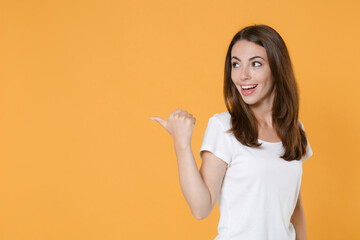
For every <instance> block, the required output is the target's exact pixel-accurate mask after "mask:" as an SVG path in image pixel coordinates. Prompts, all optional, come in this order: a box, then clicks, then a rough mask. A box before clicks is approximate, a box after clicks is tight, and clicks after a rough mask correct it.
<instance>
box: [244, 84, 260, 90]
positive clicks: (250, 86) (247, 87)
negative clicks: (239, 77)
mask: <svg viewBox="0 0 360 240" xmlns="http://www.w3.org/2000/svg"><path fill="white" fill-rule="evenodd" d="M256 86H257V85H256V84H255V85H249V86H241V87H242V89H244V90H246V89H250V88H254V87H256Z"/></svg>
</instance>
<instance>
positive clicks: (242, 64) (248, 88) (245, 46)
mask: <svg viewBox="0 0 360 240" xmlns="http://www.w3.org/2000/svg"><path fill="white" fill-rule="evenodd" d="M231 79H232V81H233V82H234V84H235V86H236V88H237V89H238V91H239V93H240V95H241V97H242V98H243V100H244V101H245V103H246V104H248V105H253V106H259V105H262V104H270V105H271V106H272V101H273V93H274V92H273V91H271V90H272V89H273V82H274V81H273V77H272V74H271V70H270V65H269V62H268V58H267V54H266V50H265V48H264V47H262V46H260V45H258V44H256V43H253V42H250V41H247V40H240V41H237V42H236V43H235V44H234V46H233V48H232V50H231Z"/></svg>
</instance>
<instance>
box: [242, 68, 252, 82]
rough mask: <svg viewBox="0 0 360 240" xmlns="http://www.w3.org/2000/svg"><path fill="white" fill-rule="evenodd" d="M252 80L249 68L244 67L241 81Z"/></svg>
mask: <svg viewBox="0 0 360 240" xmlns="http://www.w3.org/2000/svg"><path fill="white" fill-rule="evenodd" d="M250 78H251V76H250V72H249V68H248V67H247V66H244V67H243V68H242V69H241V72H240V80H249V79H250Z"/></svg>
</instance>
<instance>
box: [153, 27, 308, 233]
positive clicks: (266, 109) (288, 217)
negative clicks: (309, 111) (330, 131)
mask: <svg viewBox="0 0 360 240" xmlns="http://www.w3.org/2000/svg"><path fill="white" fill-rule="evenodd" d="M224 98H225V104H226V107H227V110H228V111H227V112H223V113H217V114H215V115H214V116H212V117H211V118H210V119H209V122H208V126H207V128H206V131H205V134H204V139H203V143H202V146H201V149H200V157H201V159H202V165H201V168H200V171H199V170H198V168H197V165H196V162H195V159H194V156H193V153H192V150H191V144H190V143H191V136H192V132H193V126H194V124H195V121H196V119H195V118H194V117H193V116H192V114H189V113H188V112H186V111H182V110H181V109H177V110H175V111H174V112H172V113H171V114H170V116H169V118H168V121H165V120H164V119H162V118H160V117H152V118H151V119H153V120H156V121H158V122H159V123H160V124H161V125H162V126H163V127H164V128H165V129H166V130H167V131H168V132H169V133H170V134H171V135H172V137H173V140H174V147H175V151H176V156H177V159H178V167H179V176H180V185H181V189H182V192H183V194H184V196H185V198H186V200H187V202H188V204H189V206H190V209H191V212H192V213H193V215H194V216H195V217H196V218H197V219H203V218H205V217H207V216H208V215H209V214H210V212H211V211H212V209H213V207H214V205H215V203H216V200H218V201H219V210H220V221H219V225H218V236H217V237H216V238H215V239H217V240H219V239H226V240H235V239H246V240H248V239H251V240H253V239H254V240H262V239H264V240H265V239H266V240H295V239H296V240H304V239H306V238H307V237H306V225H305V214H304V209H303V206H302V203H301V196H300V186H301V177H302V163H303V162H304V161H305V160H306V159H307V158H309V157H310V156H311V155H312V150H311V148H310V145H309V144H308V142H307V138H306V135H305V131H304V127H303V126H302V123H301V122H300V121H299V120H298V112H299V100H298V92H297V86H296V81H295V77H294V73H293V70H292V65H291V60H290V57H289V54H288V50H287V47H286V45H285V43H284V41H283V39H282V38H281V36H280V35H279V34H278V33H277V32H276V31H275V30H274V29H272V28H271V27H269V26H266V25H255V26H249V27H246V28H244V29H242V30H241V31H240V32H238V33H237V34H236V35H235V36H234V38H233V39H232V41H231V43H230V46H229V49H228V52H227V55H226V61H225V79H224Z"/></svg>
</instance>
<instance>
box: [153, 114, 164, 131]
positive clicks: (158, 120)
mask: <svg viewBox="0 0 360 240" xmlns="http://www.w3.org/2000/svg"><path fill="white" fill-rule="evenodd" d="M150 119H151V120H154V121H157V122H158V123H160V124H161V126H163V127H164V128H165V129H166V123H167V122H166V121H165V120H164V119H162V118H161V117H156V116H155V117H151V118H150Z"/></svg>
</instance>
